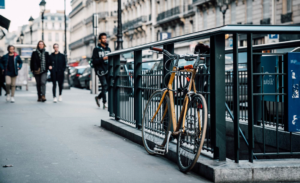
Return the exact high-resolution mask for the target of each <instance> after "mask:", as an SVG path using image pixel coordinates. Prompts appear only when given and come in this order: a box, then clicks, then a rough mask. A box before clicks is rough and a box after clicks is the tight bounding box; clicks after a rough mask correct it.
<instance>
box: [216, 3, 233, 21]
mask: <svg viewBox="0 0 300 183" xmlns="http://www.w3.org/2000/svg"><path fill="white" fill-rule="evenodd" d="M229 1H230V0H217V3H218V4H217V6H218V7H219V8H220V11H221V12H222V14H223V25H225V14H226V11H227V10H228V5H229Z"/></svg>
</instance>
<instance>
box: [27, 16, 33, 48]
mask: <svg viewBox="0 0 300 183" xmlns="http://www.w3.org/2000/svg"><path fill="white" fill-rule="evenodd" d="M33 21H34V19H33V18H32V16H30V18H29V20H28V22H29V23H28V24H29V29H30V43H31V44H32V24H33Z"/></svg>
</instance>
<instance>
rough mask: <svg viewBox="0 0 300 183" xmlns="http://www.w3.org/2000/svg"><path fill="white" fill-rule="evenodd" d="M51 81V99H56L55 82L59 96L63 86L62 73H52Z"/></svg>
mask: <svg viewBox="0 0 300 183" xmlns="http://www.w3.org/2000/svg"><path fill="white" fill-rule="evenodd" d="M51 80H52V83H53V87H52V93H53V97H56V82H58V89H59V95H61V94H62V90H63V84H64V71H58V72H57V71H52V72H51Z"/></svg>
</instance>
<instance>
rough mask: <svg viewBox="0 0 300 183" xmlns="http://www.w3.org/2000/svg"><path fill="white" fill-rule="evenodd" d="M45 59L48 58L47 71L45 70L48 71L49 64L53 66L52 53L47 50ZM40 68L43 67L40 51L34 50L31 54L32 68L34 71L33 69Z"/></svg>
mask: <svg viewBox="0 0 300 183" xmlns="http://www.w3.org/2000/svg"><path fill="white" fill-rule="evenodd" d="M45 59H46V71H45V72H47V71H48V69H49V66H52V62H51V59H50V55H49V53H48V52H47V51H46V52H45ZM39 68H41V59H40V57H39V54H38V52H37V51H34V52H32V54H31V60H30V70H31V71H32V72H33V71H36V70H38V69H39Z"/></svg>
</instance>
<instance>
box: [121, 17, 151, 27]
mask: <svg viewBox="0 0 300 183" xmlns="http://www.w3.org/2000/svg"><path fill="white" fill-rule="evenodd" d="M143 22H147V16H141V17H138V18H136V19H134V20H131V21H128V22H125V23H124V24H123V30H126V29H134V28H136V27H138V26H139V25H140V23H143Z"/></svg>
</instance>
